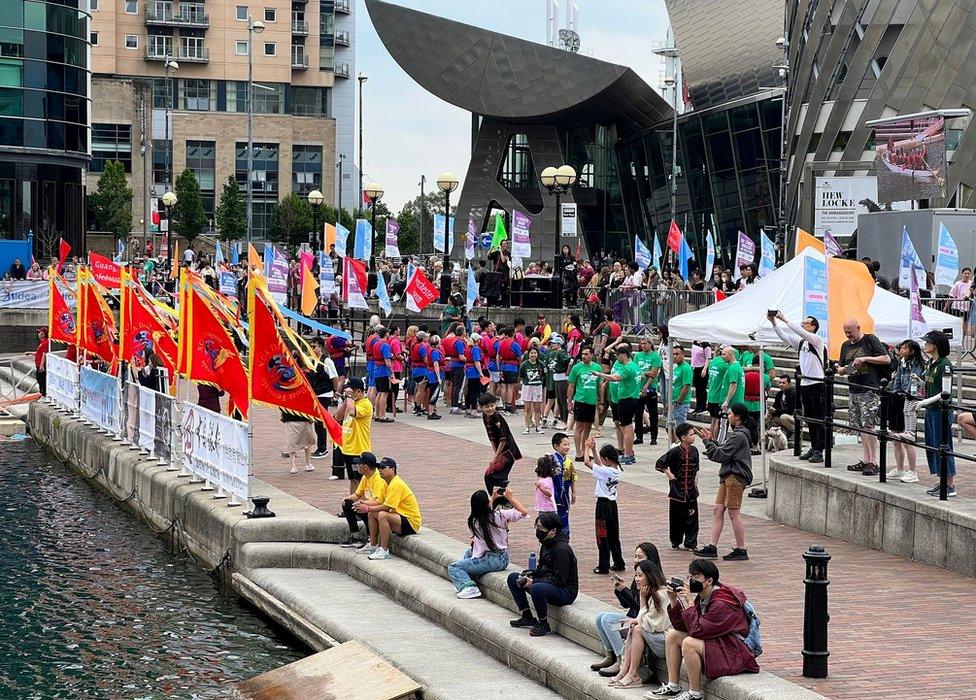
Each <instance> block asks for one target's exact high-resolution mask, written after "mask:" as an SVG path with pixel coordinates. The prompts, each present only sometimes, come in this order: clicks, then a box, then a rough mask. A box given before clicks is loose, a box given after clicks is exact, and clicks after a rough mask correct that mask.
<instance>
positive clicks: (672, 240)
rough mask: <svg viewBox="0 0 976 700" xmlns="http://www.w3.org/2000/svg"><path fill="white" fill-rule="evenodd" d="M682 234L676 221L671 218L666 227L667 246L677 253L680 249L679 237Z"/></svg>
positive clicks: (681, 236)
mask: <svg viewBox="0 0 976 700" xmlns="http://www.w3.org/2000/svg"><path fill="white" fill-rule="evenodd" d="M682 238H684V236H683V235H682V233H681V229H680V228H678V222H677V221H675V220H674V219H671V227H670V228H669V229H668V248H670V249H671V250H673V251H674V254H675V255H677V254H678V253H679V252H680V251H681V239H682Z"/></svg>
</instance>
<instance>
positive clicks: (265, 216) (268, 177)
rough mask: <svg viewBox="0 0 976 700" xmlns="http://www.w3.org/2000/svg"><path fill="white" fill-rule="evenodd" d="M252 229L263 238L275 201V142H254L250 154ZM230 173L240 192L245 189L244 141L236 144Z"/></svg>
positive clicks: (276, 178) (276, 153)
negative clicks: (232, 173)
mask: <svg viewBox="0 0 976 700" xmlns="http://www.w3.org/2000/svg"><path fill="white" fill-rule="evenodd" d="M252 163H253V168H252V170H251V193H252V198H253V209H252V212H253V216H252V218H251V221H252V224H251V227H252V231H253V233H254V237H255V238H257V239H259V240H260V239H262V238H267V236H268V224H269V222H270V220H271V211H272V209H274V206H275V205H276V204H277V203H278V144H276V143H255V144H254V154H253V156H252ZM234 170H235V172H234V176H235V178H236V179H237V184H238V185H240V187H241V191H242V192H246V191H247V189H246V188H247V142H246V141H245V142H243V143H242V142H238V143H237V153H236V158H235V166H234Z"/></svg>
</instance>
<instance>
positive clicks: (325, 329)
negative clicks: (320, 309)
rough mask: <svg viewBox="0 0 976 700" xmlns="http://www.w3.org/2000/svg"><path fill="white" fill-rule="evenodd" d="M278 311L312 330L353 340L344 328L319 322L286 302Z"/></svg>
mask: <svg viewBox="0 0 976 700" xmlns="http://www.w3.org/2000/svg"><path fill="white" fill-rule="evenodd" d="M278 311H280V312H281V314H282V315H283V316H284V317H285V318H290V319H291V320H292V321H298V323H301V324H304V325H306V326H308V327H309V328H311V329H312V330H316V331H318V332H319V333H325V334H326V335H336V336H339V337H340V338H345V339H346V340H348V341H352V336H351V335H349V334H348V333H346V332H345V331H344V330H340V329H338V328H333V327H332V326H327V325H325V324H324V323H319V322H318V321H313V320H312V319H310V318H309V317H308V316H302V315H301V314H300V313H298V312H297V311H292V310H291V309H289V308H288V307H287V306H285V305H284V304H282V305H280V306H279V307H278ZM241 325H244V327H245V328H247V326H246V324H244V323H243V322H242V324H241Z"/></svg>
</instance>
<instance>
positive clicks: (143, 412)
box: [47, 354, 251, 506]
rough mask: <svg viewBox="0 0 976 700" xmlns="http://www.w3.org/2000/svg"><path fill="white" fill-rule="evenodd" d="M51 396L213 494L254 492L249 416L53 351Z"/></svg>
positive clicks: (238, 499)
mask: <svg viewBox="0 0 976 700" xmlns="http://www.w3.org/2000/svg"><path fill="white" fill-rule="evenodd" d="M47 367H48V393H47V399H48V400H49V401H51V402H52V403H53V404H55V405H56V406H58V407H60V408H61V409H63V410H65V411H69V412H71V413H73V414H75V415H78V414H80V416H81V418H82V419H83V420H85V421H86V422H88V423H91V424H92V425H95V426H97V427H98V428H99V429H101V430H103V431H105V432H107V433H109V434H111V435H112V436H113V437H115V438H116V439H119V440H121V441H122V443H123V444H127V445H129V447H130V448H131V449H135V450H139V451H141V452H142V453H144V454H148V455H150V456H151V457H152V458H154V459H157V460H159V463H160V464H161V465H162V464H166V465H168V468H169V470H171V471H176V470H179V471H180V476H187V477H192V478H191V479H190V482H191V483H202V484H203V487H202V490H205V491H213V490H215V489H216V490H215V493H214V496H213V497H214V498H227V499H228V501H227V505H228V506H237V505H241V504H244V503H247V501H248V500H249V499H250V497H251V477H250V472H251V469H250V465H251V440H250V436H249V430H248V424H247V423H242V422H241V421H237V420H234V419H232V418H229V417H228V416H222V415H220V414H219V413H214V412H213V411H208V410H207V409H205V408H201V407H200V406H197V405H196V404H192V403H189V402H185V401H180V400H178V399H177V398H175V397H173V396H170V395H168V394H164V393H160V392H158V391H154V390H152V389H149V388H147V387H144V386H141V385H140V384H138V383H136V382H130V381H120V379H119V377H116V376H113V375H111V374H105V373H104V372H99V371H97V370H93V369H91V368H89V367H85V366H79V365H78V364H76V363H74V362H71V361H70V360H67V359H65V358H63V357H60V356H58V355H55V354H49V355H48V357H47Z"/></svg>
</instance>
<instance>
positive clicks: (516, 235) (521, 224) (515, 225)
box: [512, 209, 532, 258]
mask: <svg viewBox="0 0 976 700" xmlns="http://www.w3.org/2000/svg"><path fill="white" fill-rule="evenodd" d="M530 226H532V218H531V217H530V216H528V215H527V214H523V213H522V212H520V211H519V210H518V209H516V210H514V211H513V212H512V257H515V258H528V257H531V256H532V243H531V241H530V240H529V227H530Z"/></svg>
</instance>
